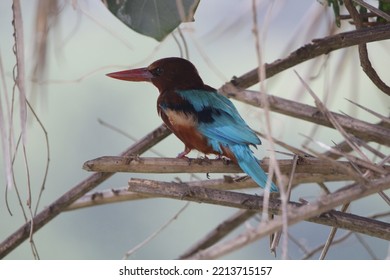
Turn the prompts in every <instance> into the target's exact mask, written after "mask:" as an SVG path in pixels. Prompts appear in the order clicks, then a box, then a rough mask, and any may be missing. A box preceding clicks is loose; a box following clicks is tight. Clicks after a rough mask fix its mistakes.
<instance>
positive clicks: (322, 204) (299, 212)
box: [129, 176, 390, 242]
mask: <svg viewBox="0 0 390 280" xmlns="http://www.w3.org/2000/svg"><path fill="white" fill-rule="evenodd" d="M388 188H390V176H386V177H384V178H381V179H378V180H374V181H371V182H368V183H367V184H365V185H362V184H359V183H354V184H351V185H348V186H347V187H344V188H342V189H341V190H339V191H337V192H335V193H332V194H329V195H323V196H321V197H320V198H318V200H317V201H315V202H313V203H310V204H307V205H302V204H300V203H295V202H290V203H289V207H288V208H289V209H288V214H287V215H288V222H289V225H291V224H294V223H297V222H298V221H301V220H307V221H310V222H315V223H321V224H325V225H329V226H336V227H340V228H345V229H349V230H353V231H356V232H360V233H364V234H368V235H372V236H376V237H379V238H382V239H386V240H390V225H389V224H388V223H384V222H380V221H374V220H372V219H367V218H364V217H358V216H356V215H353V214H346V213H341V212H339V211H333V210H330V209H333V208H335V207H337V206H339V205H342V204H345V203H348V202H350V201H353V200H355V199H358V198H362V197H365V196H367V195H370V194H372V193H375V192H378V191H380V190H384V189H388ZM129 190H130V191H132V192H138V193H140V194H143V195H154V196H159V197H168V198H173V199H179V200H188V201H196V202H202V203H210V204H216V205H220V206H228V207H234V208H240V209H247V210H257V211H262V210H263V205H264V203H263V197H261V196H255V195H249V194H244V193H238V192H231V191H222V190H216V189H210V188H206V187H203V186H196V185H191V186H190V185H189V184H186V183H168V182H158V181H153V180H146V179H131V180H130V181H129ZM280 204H281V202H280V200H276V199H270V200H269V207H268V211H269V213H271V214H274V215H280V214H281V210H280ZM327 211H330V212H329V214H327V215H320V214H322V213H324V212H327ZM345 217H349V218H347V219H346V218H345ZM367 223H369V224H370V226H367ZM281 226H282V220H281V218H280V217H276V218H275V219H274V220H272V221H269V222H268V223H266V224H265V226H264V227H263V228H260V229H258V230H259V232H257V230H256V232H252V233H253V234H255V235H254V236H252V233H251V234H250V235H249V236H246V238H249V240H251V241H254V240H255V239H253V238H256V239H258V238H261V237H263V236H266V235H268V234H270V233H272V232H274V231H277V230H280V229H281ZM242 238H244V237H242ZM242 241H244V239H241V241H240V242H242Z"/></svg>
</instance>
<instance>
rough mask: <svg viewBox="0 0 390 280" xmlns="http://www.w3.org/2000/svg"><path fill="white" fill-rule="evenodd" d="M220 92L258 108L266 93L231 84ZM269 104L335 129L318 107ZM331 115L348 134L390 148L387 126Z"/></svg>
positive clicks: (272, 101)
mask: <svg viewBox="0 0 390 280" xmlns="http://www.w3.org/2000/svg"><path fill="white" fill-rule="evenodd" d="M389 33H390V32H389ZM220 91H221V93H223V94H224V95H227V96H232V97H234V98H235V99H237V100H239V101H242V102H244V103H247V104H250V105H253V106H257V107H262V106H263V105H262V103H261V102H262V95H264V93H262V92H257V91H251V90H239V89H238V88H236V87H234V86H232V85H231V84H228V85H226V86H224V87H222V88H221V89H220ZM268 102H269V105H270V109H271V110H272V111H273V112H277V113H281V114H284V115H287V116H291V117H294V118H298V119H301V120H306V121H309V122H313V123H316V124H320V125H323V126H326V127H330V128H333V125H332V124H331V122H330V121H329V120H328V119H327V118H326V117H325V116H324V115H323V114H322V113H320V112H319V111H318V109H317V108H316V107H313V106H310V105H306V104H302V103H299V102H295V101H291V100H288V99H284V98H281V97H277V96H273V95H268ZM330 113H331V114H332V116H333V117H334V118H335V119H336V120H337V122H338V123H339V124H340V125H341V126H342V127H343V128H344V129H345V130H346V131H347V132H349V133H351V134H353V135H355V136H356V137H358V138H361V139H364V140H366V141H374V142H377V143H379V144H383V145H386V146H390V128H388V127H387V126H384V125H377V124H371V123H367V122H364V121H361V120H358V119H355V118H352V117H348V116H344V115H342V114H338V113H334V112H330Z"/></svg>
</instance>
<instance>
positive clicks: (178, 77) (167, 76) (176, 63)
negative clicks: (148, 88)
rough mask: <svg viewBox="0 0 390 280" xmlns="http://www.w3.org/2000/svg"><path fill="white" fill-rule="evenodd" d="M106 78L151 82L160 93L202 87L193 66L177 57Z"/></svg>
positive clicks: (111, 74) (116, 73)
mask: <svg viewBox="0 0 390 280" xmlns="http://www.w3.org/2000/svg"><path fill="white" fill-rule="evenodd" d="M107 76H109V77H111V78H115V79H119V80H126V81H134V82H140V81H146V82H151V83H153V84H154V85H155V86H156V87H157V88H158V89H159V91H160V93H161V92H164V91H166V90H180V89H197V88H202V87H203V86H204V84H203V81H202V79H201V78H200V76H199V74H198V71H197V70H196V68H195V66H194V65H193V64H192V63H191V62H189V61H188V60H186V59H183V58H179V57H168V58H163V59H160V60H157V61H155V62H153V63H152V64H150V65H149V66H148V67H146V68H138V69H132V70H125V71H120V72H115V73H110V74H107Z"/></svg>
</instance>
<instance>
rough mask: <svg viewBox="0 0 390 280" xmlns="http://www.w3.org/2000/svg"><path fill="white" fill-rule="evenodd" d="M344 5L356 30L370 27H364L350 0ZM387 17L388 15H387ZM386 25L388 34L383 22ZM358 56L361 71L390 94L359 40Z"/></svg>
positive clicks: (363, 44)
mask: <svg viewBox="0 0 390 280" xmlns="http://www.w3.org/2000/svg"><path fill="white" fill-rule="evenodd" d="M344 3H345V7H346V8H347V10H348V12H349V14H350V15H351V17H352V19H353V21H354V23H355V25H356V29H357V30H365V29H371V28H364V26H363V22H362V20H361V18H360V14H359V12H358V11H357V10H356V8H355V6H354V5H353V4H352V2H351V0H345V1H344ZM387 18H388V15H387ZM384 26H385V27H387V32H388V33H389V34H390V32H389V31H390V25H389V24H385V25H384ZM359 58H360V65H361V66H362V69H363V71H364V72H365V73H366V75H367V77H369V78H370V79H371V81H372V82H373V83H374V84H375V85H376V86H377V87H378V88H379V89H380V90H381V91H383V92H384V93H386V94H387V95H390V87H389V86H388V85H386V83H385V82H383V81H382V80H381V78H380V77H379V75H378V73H377V72H376V71H375V69H374V67H372V65H371V61H370V59H369V57H368V50H367V44H366V42H359Z"/></svg>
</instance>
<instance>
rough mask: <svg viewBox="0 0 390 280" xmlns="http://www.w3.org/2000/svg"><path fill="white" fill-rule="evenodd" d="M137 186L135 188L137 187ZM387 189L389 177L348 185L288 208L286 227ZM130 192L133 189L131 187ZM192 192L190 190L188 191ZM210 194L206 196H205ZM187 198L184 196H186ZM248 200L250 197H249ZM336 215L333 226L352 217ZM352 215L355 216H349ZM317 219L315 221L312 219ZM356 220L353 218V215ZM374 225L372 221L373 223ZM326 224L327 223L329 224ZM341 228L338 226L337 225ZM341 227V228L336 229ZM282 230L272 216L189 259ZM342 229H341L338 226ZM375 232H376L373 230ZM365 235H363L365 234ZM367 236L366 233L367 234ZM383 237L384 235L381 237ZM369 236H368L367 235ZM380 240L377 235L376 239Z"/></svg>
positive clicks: (389, 233)
mask: <svg viewBox="0 0 390 280" xmlns="http://www.w3.org/2000/svg"><path fill="white" fill-rule="evenodd" d="M137 187H138V186H137ZM388 188H390V175H388V176H386V177H384V178H382V179H380V180H375V181H371V182H369V183H367V184H365V185H363V184H359V183H355V184H351V185H349V186H347V187H345V188H343V191H337V192H335V193H332V194H329V195H324V196H322V197H320V198H318V199H317V201H315V202H313V203H310V204H307V205H303V206H301V207H291V208H290V209H289V213H288V214H287V215H288V222H289V225H292V224H295V223H297V222H299V221H302V220H306V219H307V220H309V221H312V219H317V218H323V216H324V215H321V216H319V217H317V216H318V215H320V214H321V213H324V212H326V211H329V210H330V209H333V208H334V207H337V206H339V205H342V204H345V203H348V202H350V201H353V200H355V199H358V198H362V197H365V196H368V195H370V194H373V193H376V192H378V191H381V190H384V189H388ZM132 189H134V188H133V187H132ZM191 191H192V189H191ZM187 193H191V192H190V191H187ZM207 194H209V193H207ZM185 198H186V199H187V196H185ZM248 199H249V198H248ZM248 199H246V200H243V201H244V203H242V204H239V205H243V204H245V205H247V204H248V201H251V200H250V199H249V200H248ZM273 206H274V200H270V209H269V211H270V212H271V211H273V210H274V209H273V208H272V207H273ZM330 213H331V214H330V215H326V216H333V213H334V211H331V212H330ZM337 214H338V215H340V218H339V217H338V218H337V219H336V220H335V221H336V225H335V226H338V225H337V224H338V223H339V222H340V221H341V220H342V218H341V216H343V215H351V214H345V213H344V214H341V213H340V212H337ZM352 216H355V215H352ZM314 217H317V218H314ZM355 217H356V216H355ZM361 218H362V217H359V218H358V219H357V220H356V221H355V222H353V223H352V224H351V226H353V227H356V230H355V229H350V230H353V231H356V232H360V233H363V232H361V230H362V229H364V228H365V227H366V226H367V224H366V223H367V222H368V221H372V220H371V219H367V218H363V219H361ZM372 222H374V221H372ZM375 223H382V222H379V221H375ZM328 225H329V224H328ZM339 225H340V224H339ZM382 226H383V228H382V230H383V232H382V233H381V234H380V238H383V239H386V240H390V225H389V224H386V223H384V224H382ZM339 227H340V226H339ZM281 228H282V219H281V218H280V217H275V219H274V220H272V221H269V222H267V223H265V224H263V225H262V227H261V228H256V229H248V230H247V231H246V232H245V233H243V234H240V235H239V236H237V237H236V238H234V239H233V240H228V241H226V242H223V243H222V244H217V245H214V246H212V247H211V248H209V249H206V250H204V251H202V252H200V253H198V254H196V255H194V256H192V258H193V259H215V258H218V257H220V256H222V255H224V254H227V253H229V252H231V251H233V250H236V249H237V248H241V247H242V246H245V245H247V244H249V243H251V242H253V241H255V240H258V239H260V238H262V237H264V236H267V235H269V234H271V233H273V232H275V231H277V230H280V229H281ZM340 228H341V227H340ZM375 231H376V230H375ZM365 234H366V233H365ZM367 234H368V233H367ZM382 234H383V235H382ZM370 235H371V234H370ZM378 237H379V236H378Z"/></svg>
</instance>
